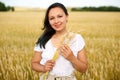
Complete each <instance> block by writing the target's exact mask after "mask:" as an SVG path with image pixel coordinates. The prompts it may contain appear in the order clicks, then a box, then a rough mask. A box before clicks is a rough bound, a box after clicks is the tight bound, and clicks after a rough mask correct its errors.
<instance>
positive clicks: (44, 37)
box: [36, 3, 68, 48]
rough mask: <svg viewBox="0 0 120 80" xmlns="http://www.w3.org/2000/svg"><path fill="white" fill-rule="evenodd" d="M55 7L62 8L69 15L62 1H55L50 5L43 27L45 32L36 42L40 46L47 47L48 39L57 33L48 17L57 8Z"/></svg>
mask: <svg viewBox="0 0 120 80" xmlns="http://www.w3.org/2000/svg"><path fill="white" fill-rule="evenodd" d="M55 7H59V8H61V9H62V10H63V11H64V13H65V14H66V15H68V12H67V9H66V8H65V6H64V5H63V4H61V3H53V4H52V5H50V6H49V7H48V9H47V11H46V14H45V18H44V27H43V29H42V30H44V32H43V34H42V35H41V36H40V38H39V39H38V41H37V42H36V44H39V45H40V47H43V48H45V44H46V43H47V41H48V40H49V39H50V38H51V37H52V36H53V34H55V30H54V29H53V28H52V27H51V25H50V23H49V18H48V14H49V11H50V10H51V9H52V8H55Z"/></svg>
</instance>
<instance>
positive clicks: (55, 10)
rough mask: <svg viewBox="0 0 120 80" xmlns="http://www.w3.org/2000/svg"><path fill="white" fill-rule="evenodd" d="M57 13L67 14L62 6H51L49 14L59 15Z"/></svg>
mask: <svg viewBox="0 0 120 80" xmlns="http://www.w3.org/2000/svg"><path fill="white" fill-rule="evenodd" d="M57 14H65V13H64V11H63V9H62V8H60V7H55V8H51V9H50V11H49V14H48V15H49V16H51V15H57Z"/></svg>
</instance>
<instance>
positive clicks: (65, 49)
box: [59, 44, 75, 61]
mask: <svg viewBox="0 0 120 80" xmlns="http://www.w3.org/2000/svg"><path fill="white" fill-rule="evenodd" d="M59 50H60V54H61V55H62V56H63V57H64V58H66V59H67V60H69V61H72V59H73V58H74V57H75V56H74V55H73V52H72V50H71V49H70V47H69V46H68V45H66V44H64V45H62V46H61V47H60V48H59Z"/></svg>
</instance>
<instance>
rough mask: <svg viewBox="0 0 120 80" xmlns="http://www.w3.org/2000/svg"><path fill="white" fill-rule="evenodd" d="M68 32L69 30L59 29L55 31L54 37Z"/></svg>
mask: <svg viewBox="0 0 120 80" xmlns="http://www.w3.org/2000/svg"><path fill="white" fill-rule="evenodd" d="M66 33H67V30H64V31H57V32H55V34H54V37H61V36H63V35H64V34H66Z"/></svg>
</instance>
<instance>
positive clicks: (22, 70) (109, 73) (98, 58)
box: [0, 12, 120, 80]
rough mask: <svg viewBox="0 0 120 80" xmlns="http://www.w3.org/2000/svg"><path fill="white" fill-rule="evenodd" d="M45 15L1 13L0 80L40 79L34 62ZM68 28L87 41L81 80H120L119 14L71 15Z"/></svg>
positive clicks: (39, 13) (85, 13) (71, 13)
mask: <svg viewBox="0 0 120 80" xmlns="http://www.w3.org/2000/svg"><path fill="white" fill-rule="evenodd" d="M44 14H45V12H0V80H38V78H39V73H38V72H35V71H33V70H32V69H31V59H32V57H33V54H34V53H33V48H34V45H35V42H36V41H37V39H38V37H39V36H40V34H41V28H42V27H43V26H42V24H43V19H44ZM67 28H68V29H70V30H72V31H73V32H77V33H79V34H81V35H82V36H83V38H84V40H85V42H86V46H85V48H86V53H87V57H88V70H87V71H86V73H84V74H81V73H79V72H76V77H77V79H78V80H120V12H69V21H68V25H67ZM63 66H64V65H63Z"/></svg>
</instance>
